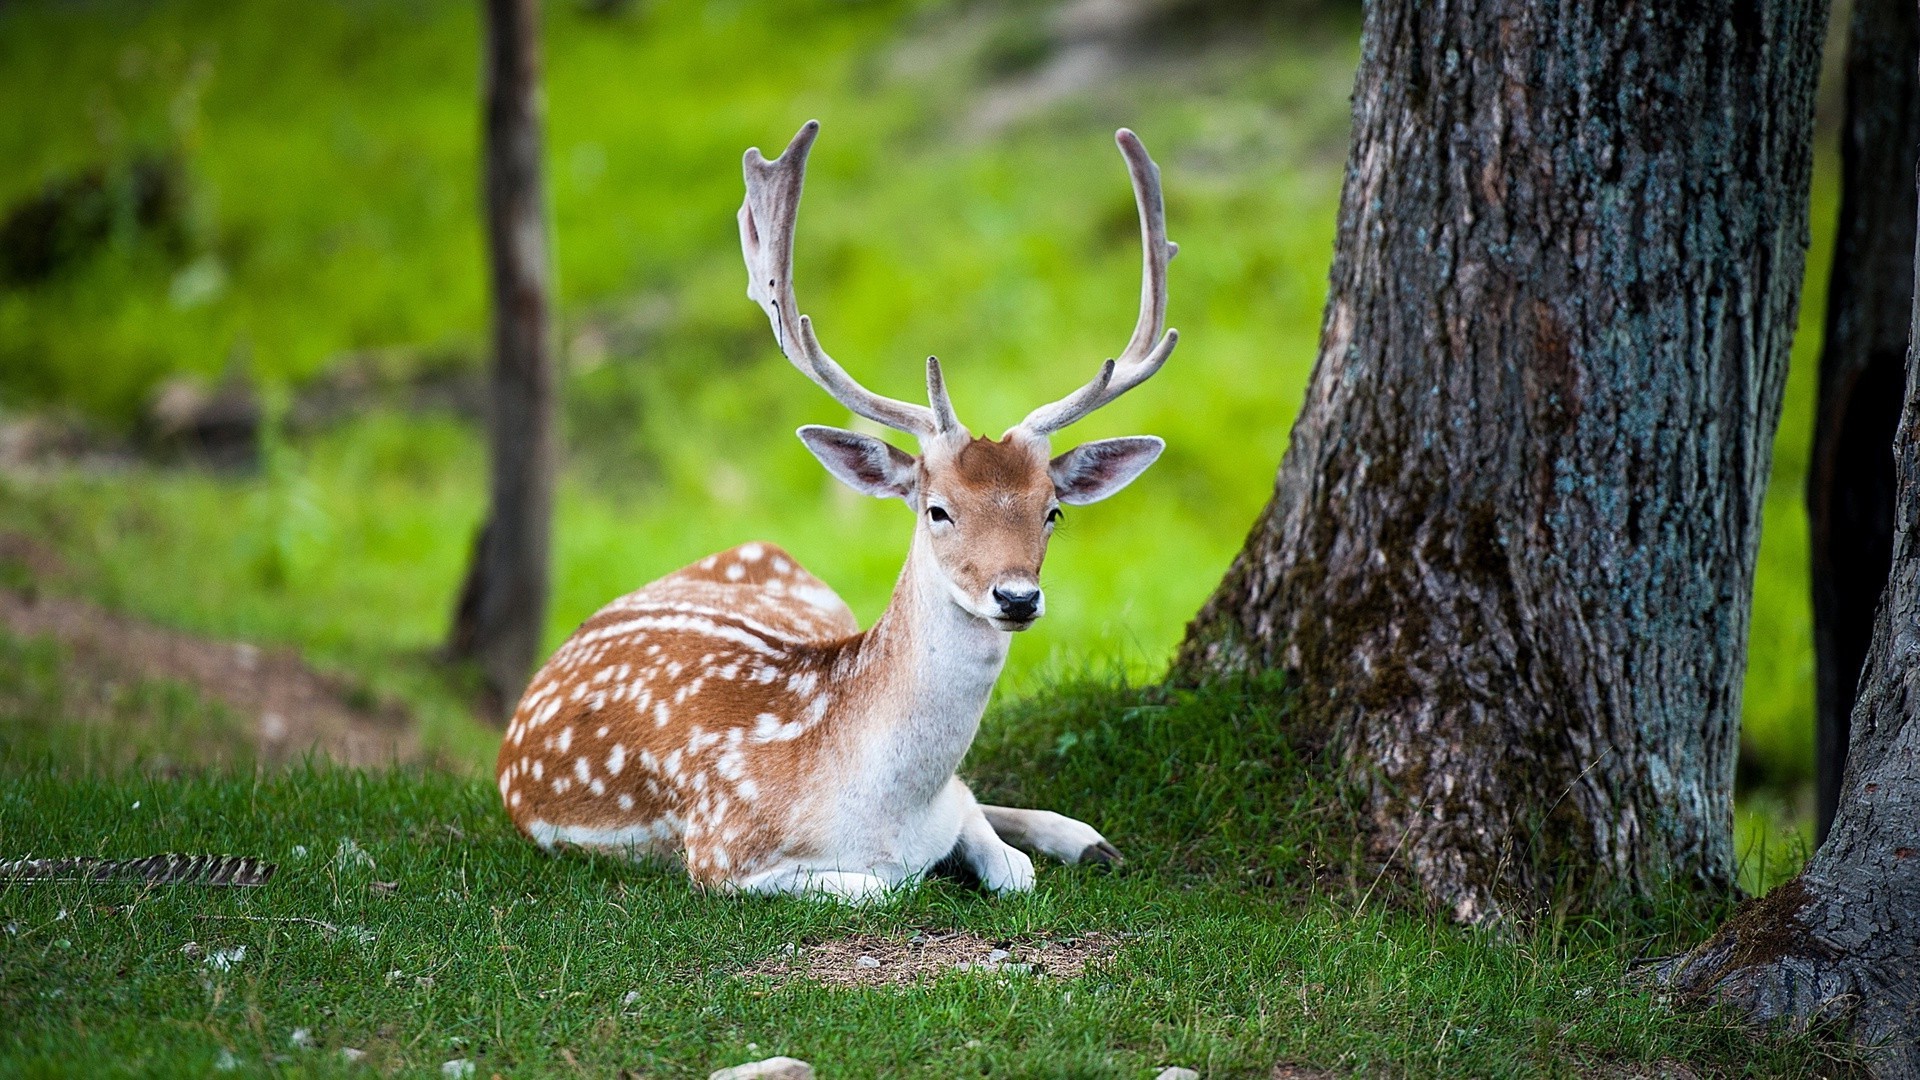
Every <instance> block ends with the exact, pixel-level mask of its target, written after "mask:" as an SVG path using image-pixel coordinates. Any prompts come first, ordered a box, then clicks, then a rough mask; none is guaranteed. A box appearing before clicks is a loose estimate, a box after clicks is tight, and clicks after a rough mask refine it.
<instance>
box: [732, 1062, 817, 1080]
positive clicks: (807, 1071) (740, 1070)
mask: <svg viewBox="0 0 1920 1080" xmlns="http://www.w3.org/2000/svg"><path fill="white" fill-rule="evenodd" d="M707 1080H813V1066H811V1065H809V1064H807V1063H806V1062H804V1061H801V1060H799V1059H798V1058H790V1057H770V1058H767V1059H766V1060H765V1061H749V1062H747V1063H746V1064H744V1065H733V1066H730V1067H728V1068H725V1069H716V1070H715V1071H713V1072H711V1073H709V1074H707Z"/></svg>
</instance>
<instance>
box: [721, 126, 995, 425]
mask: <svg viewBox="0 0 1920 1080" xmlns="http://www.w3.org/2000/svg"><path fill="white" fill-rule="evenodd" d="M818 134H820V121H818V120H809V121H807V122H806V125H805V126H803V127H802V128H801V129H800V131H799V134H797V135H795V136H794V137H793V141H792V142H790V143H788V144H787V148H786V150H785V151H784V152H782V153H781V155H780V156H779V157H777V158H775V159H773V160H772V161H768V160H767V159H766V157H765V156H764V155H762V154H761V153H760V148H759V147H757V146H756V147H754V148H753V149H751V150H748V151H747V154H746V161H745V163H744V165H743V168H744V171H745V173H746V178H747V198H746V201H745V202H743V203H741V204H740V250H741V252H742V253H743V254H744V255H745V256H746V259H747V296H748V297H750V298H752V299H753V300H754V301H756V302H757V303H759V305H760V306H761V307H762V308H764V309H765V310H766V313H767V318H768V319H770V320H772V322H773V336H774V340H775V341H777V342H778V343H779V345H780V351H781V352H782V353H783V354H785V355H786V358H787V359H788V360H790V361H792V362H793V366H794V367H797V368H799V369H800V373H801V374H802V375H805V376H806V377H807V378H809V379H812V380H813V381H814V382H815V383H818V384H819V386H820V388H821V389H823V390H825V391H826V392H827V393H829V394H832V395H833V399H834V400H835V401H838V402H839V403H840V404H842V405H845V406H846V407H847V408H849V409H851V410H853V411H854V412H855V413H857V414H859V415H860V416H864V417H866V418H867V419H869V420H873V421H876V422H878V423H882V424H885V425H886V426H888V427H890V428H893V429H895V430H896V431H904V432H907V433H908V434H910V435H917V436H919V437H920V438H923V439H925V438H930V437H932V436H935V435H939V434H941V433H943V432H946V431H949V430H952V429H953V428H956V427H958V422H957V421H955V420H954V415H953V406H952V405H951V404H950V403H949V402H948V401H947V394H946V386H945V383H944V381H943V380H942V379H941V377H940V362H939V361H938V360H935V359H934V358H933V357H931V356H929V357H927V393H928V397H929V399H930V400H931V401H932V402H933V408H928V407H926V406H925V405H913V404H909V403H907V402H904V401H895V400H894V399H893V398H889V397H882V396H880V395H879V394H876V393H874V392H873V391H871V390H868V389H867V388H866V387H864V386H861V385H860V384H859V383H858V382H855V381H854V378H853V376H851V375H848V374H847V372H846V369H844V368H842V367H841V366H840V365H839V364H837V363H835V362H834V360H833V357H831V356H828V355H827V353H826V350H824V349H822V348H821V347H820V341H819V339H817V338H815V337H814V336H813V320H812V319H809V318H808V317H807V316H805V315H802V314H800V306H799V302H798V301H796V300H795V299H794V296H793V229H794V224H795V222H796V221H797V220H798V219H799V216H800V188H801V185H802V184H804V183H805V181H806V175H807V152H808V151H809V150H811V149H813V140H814V137H815V136H817V135H818Z"/></svg>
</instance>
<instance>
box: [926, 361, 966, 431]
mask: <svg viewBox="0 0 1920 1080" xmlns="http://www.w3.org/2000/svg"><path fill="white" fill-rule="evenodd" d="M927 401H928V402H929V403H931V404H932V405H933V423H934V426H935V427H936V428H938V429H939V430H941V431H942V432H947V431H958V430H960V418H959V417H958V416H956V415H955V414H954V411H953V399H951V398H949V397H947V379H946V376H945V375H944V374H942V373H941V371H940V358H939V357H937V356H929V357H927Z"/></svg>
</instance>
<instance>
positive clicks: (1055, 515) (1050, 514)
mask: <svg viewBox="0 0 1920 1080" xmlns="http://www.w3.org/2000/svg"><path fill="white" fill-rule="evenodd" d="M1066 516H1067V515H1065V514H1063V513H1061V512H1060V508H1059V507H1057V506H1056V507H1054V508H1053V509H1051V510H1049V511H1047V524H1049V525H1052V524H1054V523H1055V522H1057V521H1059V520H1060V519H1062V518H1064V517H1066Z"/></svg>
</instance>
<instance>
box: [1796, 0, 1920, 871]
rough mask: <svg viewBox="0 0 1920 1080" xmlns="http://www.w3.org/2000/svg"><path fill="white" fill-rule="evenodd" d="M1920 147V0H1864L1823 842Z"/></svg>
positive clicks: (1843, 240) (1828, 650)
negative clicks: (1918, 3)
mask: <svg viewBox="0 0 1920 1080" xmlns="http://www.w3.org/2000/svg"><path fill="white" fill-rule="evenodd" d="M1917 156H1920V8H1916V6H1915V5H1914V3H1913V0H1859V2H1858V3H1857V4H1856V5H1855V7H1854V9H1853V25H1852V29H1851V31H1850V32H1849V34H1848V39H1847V119H1846V125H1845V127H1844V128H1843V130H1842V132H1841V136H1840V177H1841V179H1840V221H1839V228H1838V230H1837V235H1836V236H1835V239H1834V251H1833V275H1832V277H1831V279H1830V280H1829V282H1828V285H1827V326H1826V342H1825V345H1824V346H1823V348H1822V351H1821V354H1820V404H1819V409H1818V412H1817V413H1816V415H1815V421H1814V434H1813V456H1812V460H1811V462H1810V463H1809V467H1808V470H1807V518H1808V526H1809V529H1808V537H1809V540H1810V545H1809V546H1810V548H1811V555H1812V564H1813V565H1812V570H1813V573H1812V579H1813V646H1814V649H1813V651H1814V657H1815V661H1816V667H1817V671H1818V685H1819V713H1818V723H1817V726H1816V735H1815V740H1814V742H1815V753H1814V787H1815V793H1816V796H1817V799H1818V810H1819V835H1820V839H1822V840H1824V839H1826V836H1827V829H1828V828H1829V827H1830V826H1831V825H1832V823H1833V814H1834V807H1835V805H1836V804H1837V801H1838V799H1839V796H1840V780H1841V776H1842V770H1843V769H1844V767H1845V765H1846V758H1847V737H1848V728H1847V719H1848V717H1849V716H1850V715H1852V713H1853V703H1854V692H1855V687H1856V684H1857V683H1858V681H1859V678H1860V669H1861V668H1862V667H1863V666H1864V665H1865V664H1866V659H1867V645H1868V643H1869V642H1870V640H1871V639H1872V635H1873V616H1874V609H1875V607H1876V606H1877V605H1878V604H1879V600H1880V590H1881V587H1882V586H1883V585H1885V584H1886V581H1887V568H1888V566H1889V565H1890V563H1891V560H1892V556H1893V492H1894V474H1893V453H1892V446H1893V431H1894V426H1895V425H1896V424H1898V423H1899V420H1900V399H1901V393H1900V390H1901V385H1902V382H1903V371H1904V366H1905V360H1906V355H1907V319H1906V309H1907V300H1908V298H1909V297H1911V296H1912V295H1913V264H1912V263H1911V262H1910V261H1909V258H1910V256H1911V255H1912V253H1913V244H1914V200H1913V178H1914V165H1915V160H1916V157H1917Z"/></svg>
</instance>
